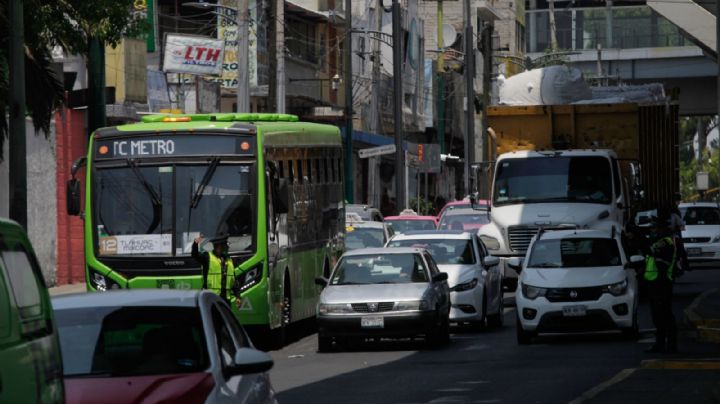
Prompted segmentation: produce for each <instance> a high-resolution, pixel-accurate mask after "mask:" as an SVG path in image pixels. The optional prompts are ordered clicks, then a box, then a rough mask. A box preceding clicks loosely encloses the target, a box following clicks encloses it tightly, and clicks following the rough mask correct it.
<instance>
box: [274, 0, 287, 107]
mask: <svg viewBox="0 0 720 404" xmlns="http://www.w3.org/2000/svg"><path fill="white" fill-rule="evenodd" d="M275 1H276V2H277V6H276V10H277V14H276V15H275V57H276V59H277V65H276V70H275V76H276V77H277V78H276V80H277V82H276V85H277V100H276V102H277V108H276V111H275V112H277V113H278V114H284V113H285V1H284V0H275Z"/></svg>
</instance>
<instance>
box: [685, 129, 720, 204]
mask: <svg viewBox="0 0 720 404" xmlns="http://www.w3.org/2000/svg"><path fill="white" fill-rule="evenodd" d="M717 121H718V120H717V119H716V117H710V116H704V117H684V118H682V119H681V120H680V139H679V142H680V150H679V158H680V192H681V193H682V197H683V199H684V200H688V199H690V198H692V197H695V196H697V194H698V190H697V187H696V176H697V173H698V172H707V173H708V178H709V184H708V187H709V189H713V188H716V187H718V186H719V185H720V180H719V178H718V169H720V151H718V149H717V143H714V144H711V147H709V148H708V147H705V148H704V149H703V150H702V155H698V153H697V152H696V149H695V141H696V136H697V135H698V130H700V129H704V133H703V134H702V136H698V137H699V138H702V139H706V138H707V135H708V134H709V133H710V131H711V130H713V129H715V127H716V126H717ZM698 157H701V158H700V159H699V160H700V161H698Z"/></svg>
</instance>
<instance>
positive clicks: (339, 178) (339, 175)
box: [337, 158, 343, 182]
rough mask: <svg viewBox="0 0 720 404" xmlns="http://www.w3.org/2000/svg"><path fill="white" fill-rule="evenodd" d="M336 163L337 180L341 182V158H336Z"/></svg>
mask: <svg viewBox="0 0 720 404" xmlns="http://www.w3.org/2000/svg"><path fill="white" fill-rule="evenodd" d="M337 163H338V182H342V180H343V166H342V159H341V158H339V159H337Z"/></svg>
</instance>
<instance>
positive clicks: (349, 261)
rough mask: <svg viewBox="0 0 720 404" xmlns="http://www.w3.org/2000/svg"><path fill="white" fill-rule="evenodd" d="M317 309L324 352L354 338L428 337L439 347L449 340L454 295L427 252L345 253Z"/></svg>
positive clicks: (373, 250)
mask: <svg viewBox="0 0 720 404" xmlns="http://www.w3.org/2000/svg"><path fill="white" fill-rule="evenodd" d="M316 283H318V284H319V285H321V286H324V287H325V288H324V290H323V291H322V293H321V294H320V301H319V303H318V306H317V322H318V350H319V351H321V352H323V351H328V350H330V349H331V348H332V346H333V345H332V343H333V339H335V342H340V343H342V342H347V339H349V338H354V337H415V336H417V335H424V336H425V339H426V341H427V343H428V344H429V345H431V346H433V347H435V346H439V345H442V344H443V343H445V342H447V341H448V340H449V322H450V320H449V312H450V292H449V288H448V285H447V274H446V273H444V272H440V270H439V269H438V267H437V265H436V263H435V261H434V260H433V258H432V257H431V256H430V254H429V253H428V252H427V251H426V250H424V249H421V248H364V249H359V250H354V251H350V252H347V253H345V254H344V255H343V256H342V258H341V259H340V261H338V264H337V265H336V266H335V269H334V270H333V272H332V274H331V275H330V279H325V278H317V279H316Z"/></svg>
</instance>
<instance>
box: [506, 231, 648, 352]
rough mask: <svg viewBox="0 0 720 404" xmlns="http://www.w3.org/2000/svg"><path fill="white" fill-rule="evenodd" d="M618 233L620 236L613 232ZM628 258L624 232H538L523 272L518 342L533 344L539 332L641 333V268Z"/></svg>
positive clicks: (639, 260) (522, 263)
mask: <svg viewBox="0 0 720 404" xmlns="http://www.w3.org/2000/svg"><path fill="white" fill-rule="evenodd" d="M613 233H615V232H613ZM643 261H644V258H643V257H642V256H632V257H630V258H629V260H628V258H627V257H626V256H625V253H624V250H623V248H622V243H621V242H620V235H619V234H610V233H606V232H601V231H597V230H558V231H549V232H542V231H541V232H539V233H538V234H537V235H536V236H535V237H534V238H533V240H532V242H531V243H530V246H529V248H528V251H527V254H526V256H525V259H524V260H521V259H518V258H514V259H512V260H511V262H510V265H511V266H514V267H517V268H521V269H522V271H521V273H520V279H519V282H518V287H517V292H516V294H515V302H516V305H517V313H518V314H517V341H518V343H519V344H529V343H530V342H531V340H532V337H534V336H535V335H537V334H538V333H539V332H550V333H558V332H587V331H604V330H609V329H620V330H622V331H623V333H624V334H626V335H627V336H629V337H635V336H636V335H637V330H638V328H637V327H638V323H637V303H638V293H637V277H636V273H635V270H634V269H633V267H634V266H636V265H641V263H642V262H643Z"/></svg>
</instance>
